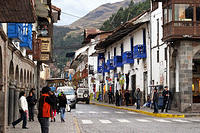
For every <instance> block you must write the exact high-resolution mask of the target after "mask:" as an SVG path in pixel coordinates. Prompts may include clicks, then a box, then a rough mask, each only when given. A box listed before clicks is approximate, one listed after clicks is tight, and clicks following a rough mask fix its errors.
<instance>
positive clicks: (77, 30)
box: [53, 0, 149, 68]
mask: <svg viewBox="0 0 200 133" xmlns="http://www.w3.org/2000/svg"><path fill="white" fill-rule="evenodd" d="M142 1H145V0H135V3H138V2H142ZM147 1H149V0H147ZM130 2H131V0H124V1H122V2H117V3H113V4H110V3H108V4H104V5H102V6H100V7H98V8H97V9H95V10H93V11H91V12H90V13H88V14H87V15H86V16H84V17H83V18H81V19H79V20H78V21H76V22H74V23H72V24H71V25H70V26H54V39H53V41H54V58H55V60H56V63H57V64H56V65H57V66H58V67H59V68H63V65H65V63H66V61H70V60H71V59H67V58H66V57H65V55H66V53H67V52H73V51H75V50H76V49H78V48H80V47H82V44H81V42H82V41H83V35H82V32H83V29H84V28H88V27H95V28H100V27H101V29H103V30H109V29H112V28H114V27H117V26H119V25H120V24H121V21H122V20H123V21H125V20H128V19H131V18H132V17H134V16H137V15H139V14H140V13H141V12H142V11H143V10H146V9H147V8H149V7H148V6H144V5H146V3H140V4H135V3H133V2H131V4H130ZM135 6H137V7H138V6H140V8H135ZM127 10H128V11H132V10H133V11H132V12H127ZM137 10H138V11H137ZM114 13H115V14H114ZM127 13H129V14H130V13H133V14H134V15H128V14H127ZM123 16H124V17H123ZM126 16H129V18H126ZM113 20H114V21H115V22H111V21H113ZM102 24H103V26H102ZM110 24H111V25H113V27H110Z"/></svg>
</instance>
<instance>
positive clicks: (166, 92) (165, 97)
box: [161, 86, 171, 113]
mask: <svg viewBox="0 0 200 133" xmlns="http://www.w3.org/2000/svg"><path fill="white" fill-rule="evenodd" d="M164 88H165V89H164V91H163V92H162V96H163V106H162V110H161V112H163V111H164V110H165V112H166V113H167V112H168V107H169V100H170V97H171V92H170V91H169V90H168V86H165V87H164Z"/></svg>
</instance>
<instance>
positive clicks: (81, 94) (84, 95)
mask: <svg viewBox="0 0 200 133" xmlns="http://www.w3.org/2000/svg"><path fill="white" fill-rule="evenodd" d="M78 101H82V102H86V104H89V103H90V95H89V88H78V89H77V102H78Z"/></svg>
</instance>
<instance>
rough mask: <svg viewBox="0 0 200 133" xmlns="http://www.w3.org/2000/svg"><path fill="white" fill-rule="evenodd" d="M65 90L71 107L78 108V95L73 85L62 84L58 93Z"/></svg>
mask: <svg viewBox="0 0 200 133" xmlns="http://www.w3.org/2000/svg"><path fill="white" fill-rule="evenodd" d="M61 92H63V93H64V94H65V95H66V98H67V100H68V101H69V103H70V107H71V108H73V109H75V108H76V102H77V97H76V94H75V90H74V88H73V87H71V86H62V87H58V88H57V93H58V94H59V93H61Z"/></svg>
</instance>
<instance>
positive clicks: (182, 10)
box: [175, 4, 194, 21]
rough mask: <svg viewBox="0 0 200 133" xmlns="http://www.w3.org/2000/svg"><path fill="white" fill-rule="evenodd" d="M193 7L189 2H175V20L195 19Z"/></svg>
mask: <svg viewBox="0 0 200 133" xmlns="http://www.w3.org/2000/svg"><path fill="white" fill-rule="evenodd" d="M193 9H194V8H193V7H192V6H190V5H189V4H175V21H193V14H194V13H193V12H194V10H193Z"/></svg>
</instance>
